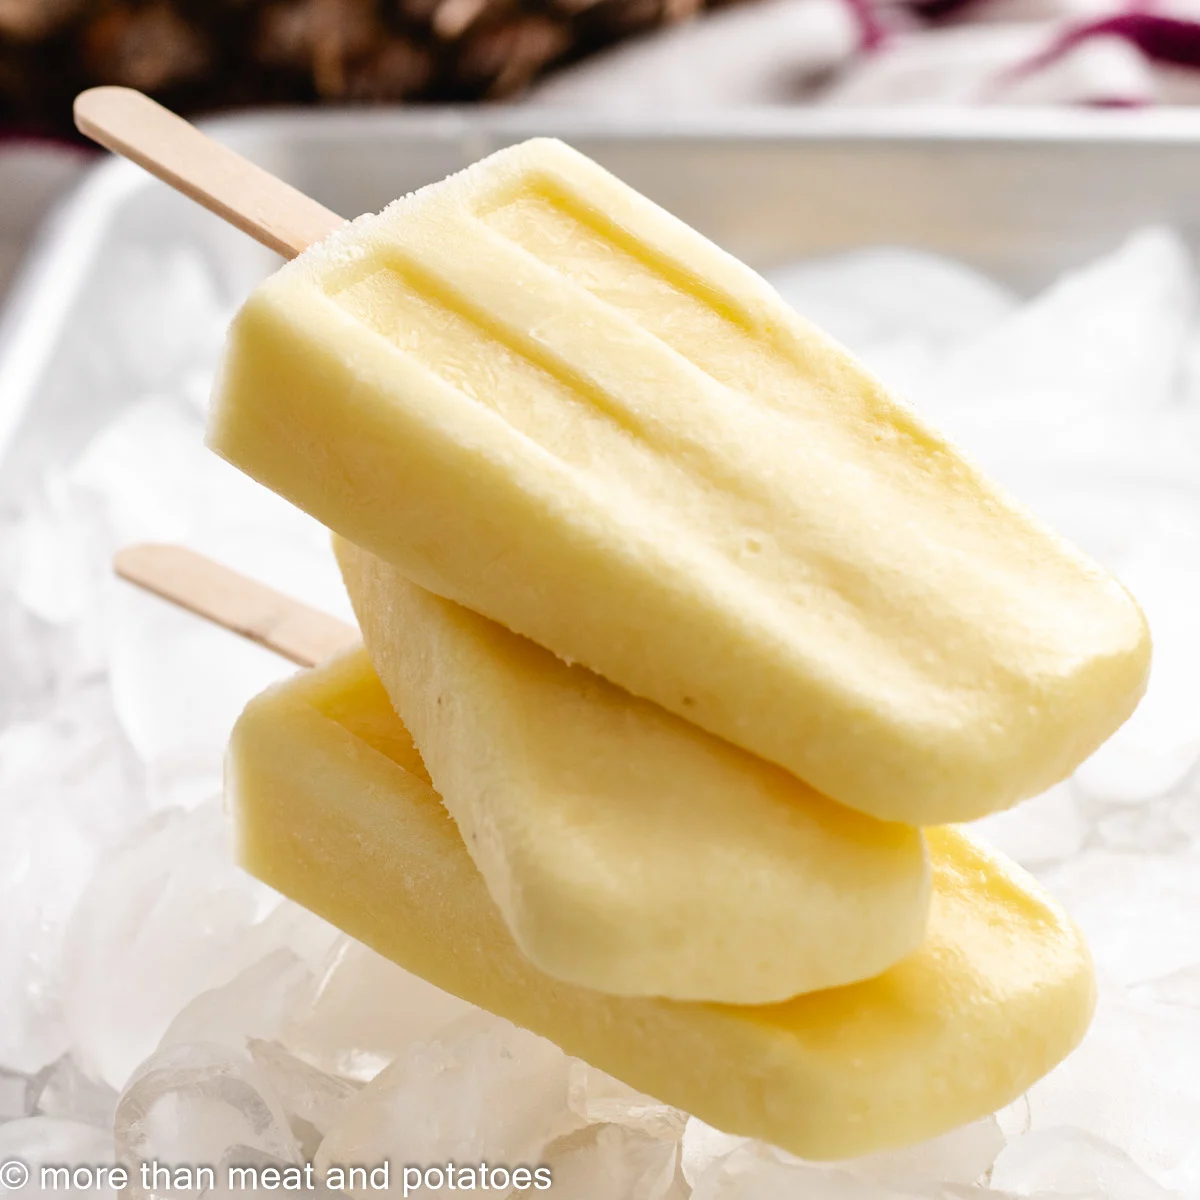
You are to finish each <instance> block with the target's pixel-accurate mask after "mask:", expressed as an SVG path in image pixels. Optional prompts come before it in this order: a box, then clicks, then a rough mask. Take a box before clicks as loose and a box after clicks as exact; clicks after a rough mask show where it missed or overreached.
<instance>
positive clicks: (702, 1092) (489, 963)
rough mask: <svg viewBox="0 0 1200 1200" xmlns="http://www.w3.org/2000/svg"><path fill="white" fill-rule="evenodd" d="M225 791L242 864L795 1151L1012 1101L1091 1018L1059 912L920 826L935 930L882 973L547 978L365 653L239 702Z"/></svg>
mask: <svg viewBox="0 0 1200 1200" xmlns="http://www.w3.org/2000/svg"><path fill="white" fill-rule="evenodd" d="M227 786H228V795H229V803H230V805H231V808H232V813H233V819H234V821H235V823H236V827H237V841H238V854H239V856H240V861H241V862H242V864H243V866H245V868H246V869H247V870H248V871H250V872H251V873H253V874H254V875H257V876H258V877H259V878H261V879H263V880H264V881H266V882H267V883H269V884H270V885H271V886H273V887H275V888H278V889H279V890H280V891H282V892H283V893H284V894H285V895H288V896H290V897H292V898H293V899H295V900H297V901H298V902H299V903H301V904H303V905H305V906H306V907H308V908H311V909H312V910H313V911H314V912H317V913H319V914H320V915H321V916H323V917H325V918H326V919H327V920H329V921H332V922H333V923H334V924H336V925H338V926H340V927H341V928H342V929H344V930H345V931H346V932H348V933H350V934H352V935H353V936H354V937H357V938H359V939H360V940H362V941H364V942H366V943H367V944H368V945H370V946H372V947H374V949H376V950H378V951H379V952H380V953H382V954H384V955H386V956H387V957H389V958H392V959H394V960H395V961H396V962H398V963H399V964H400V965H401V966H403V967H405V968H406V969H408V970H410V971H413V972H415V973H416V974H418V975H422V976H424V977H425V978H426V979H428V980H430V981H431V982H433V983H434V984H436V985H437V986H439V987H441V988H443V989H445V990H446V991H449V992H452V993H454V994H455V995H458V996H461V997H462V998H463V999H466V1000H469V1001H471V1002H473V1003H475V1004H478V1005H481V1006H482V1007H484V1008H487V1009H489V1010H491V1011H492V1012H495V1013H498V1014H499V1015H501V1016H504V1017H507V1018H508V1019H510V1020H512V1021H514V1022H516V1023H517V1024H519V1025H523V1026H525V1027H527V1028H529V1029H532V1030H533V1031H535V1032H536V1033H540V1034H542V1035H543V1036H545V1037H548V1038H550V1039H551V1040H552V1041H554V1042H556V1043H557V1044H558V1045H560V1046H562V1048H563V1049H564V1050H566V1051H567V1052H568V1053H571V1054H575V1055H578V1056H579V1057H581V1058H584V1059H586V1060H587V1061H588V1062H590V1063H592V1064H593V1065H595V1066H597V1067H600V1068H601V1069H603V1070H605V1071H608V1072H610V1073H611V1074H613V1075H616V1076H617V1077H618V1078H621V1079H623V1080H625V1081H626V1082H627V1083H629V1084H631V1085H632V1086H633V1087H636V1088H639V1089H640V1090H642V1091H645V1092H648V1093H650V1094H651V1095H654V1096H657V1097H658V1098H660V1099H662V1100H664V1101H666V1102H668V1103H671V1104H675V1105H678V1106H679V1107H681V1108H684V1109H686V1110H687V1111H689V1112H692V1113H695V1114H696V1115H697V1116H699V1117H701V1118H702V1119H703V1120H705V1121H707V1122H709V1123H710V1124H713V1125H716V1126H717V1127H719V1128H721V1129H725V1130H728V1131H730V1132H733V1133H740V1134H746V1135H750V1136H754V1137H761V1138H764V1139H766V1140H768V1141H771V1142H773V1143H775V1144H776V1145H779V1146H782V1147H783V1148H784V1149H787V1150H790V1151H792V1152H794V1153H796V1154H799V1155H802V1156H804V1157H807V1158H814V1159H832V1158H841V1157H848V1156H852V1155H858V1154H865V1153H868V1152H871V1151H874V1150H881V1149H885V1148H888V1147H896V1146H902V1145H905V1144H907V1143H911V1142H915V1141H918V1140H920V1139H923V1138H927V1137H932V1136H934V1135H936V1134H939V1133H941V1132H943V1131H945V1130H948V1129H950V1128H952V1127H954V1126H956V1125H959V1124H961V1123H965V1122H968V1121H971V1120H973V1119H975V1118H977V1117H980V1116H982V1115H984V1114H985V1113H988V1112H990V1111H992V1110H994V1109H996V1108H998V1107H1000V1106H1001V1105H1004V1104H1006V1103H1008V1102H1009V1101H1011V1100H1012V1099H1014V1098H1015V1097H1016V1096H1017V1095H1019V1094H1020V1093H1021V1092H1022V1091H1023V1090H1024V1089H1025V1088H1027V1087H1028V1086H1029V1085H1030V1084H1032V1083H1033V1082H1034V1080H1036V1079H1037V1078H1038V1077H1039V1076H1041V1075H1042V1074H1043V1073H1044V1072H1046V1071H1047V1070H1049V1069H1050V1068H1051V1067H1052V1066H1053V1065H1054V1064H1055V1063H1057V1062H1058V1061H1059V1060H1060V1059H1061V1058H1062V1057H1063V1056H1064V1055H1066V1054H1067V1053H1068V1052H1069V1051H1070V1050H1071V1048H1072V1047H1073V1046H1075V1044H1076V1043H1077V1042H1078V1041H1079V1040H1080V1038H1081V1037H1082V1036H1083V1033H1084V1031H1085V1029H1086V1027H1087V1024H1088V1020H1089V1016H1090V1013H1091V1009H1092V1004H1093V992H1094V983H1093V977H1092V969H1091V965H1090V961H1089V958H1088V954H1087V951H1086V949H1085V947H1084V945H1083V943H1082V941H1081V939H1080V937H1079V935H1078V933H1077V932H1076V930H1075V929H1074V927H1073V926H1072V925H1071V923H1070V922H1069V920H1068V919H1067V918H1066V917H1065V916H1064V915H1063V914H1062V913H1061V912H1060V911H1059V910H1058V908H1057V907H1056V906H1055V905H1054V903H1053V902H1052V901H1051V900H1050V899H1048V898H1047V897H1046V896H1045V895H1044V894H1043V893H1042V892H1041V890H1040V889H1039V888H1038V886H1037V885H1036V884H1035V883H1034V882H1033V881H1032V880H1030V879H1029V878H1028V877H1027V876H1025V875H1024V874H1023V873H1022V872H1021V871H1020V870H1019V869H1018V868H1017V867H1015V866H1013V865H1011V864H1009V863H1007V862H1005V861H1004V860H1003V859H1002V858H1000V857H999V856H998V855H995V854H992V853H989V852H988V851H986V850H984V849H983V848H982V847H980V846H978V845H976V844H975V843H973V842H972V841H971V840H970V839H969V838H968V837H967V835H966V834H964V833H961V832H958V831H956V830H954V829H949V828H942V829H934V830H930V831H929V834H928V836H929V841H930V849H931V855H932V862H933V903H932V910H931V915H930V922H929V931H928V935H927V938H926V940H925V942H924V944H923V945H922V946H921V948H920V949H919V950H917V951H916V952H914V953H913V954H911V955H909V956H908V957H907V958H905V959H904V960H903V961H902V962H900V963H899V964H898V965H896V966H894V967H892V968H891V969H890V970H888V971H886V972H884V973H883V974H882V975H880V976H879V977H877V978H876V979H873V980H870V981H867V982H863V983H857V984H853V985H851V986H849V987H844V988H836V989H832V990H829V991H823V992H816V993H813V994H811V995H808V996H802V997H799V998H797V999H794V1000H790V1001H787V1002H786V1003H783V1004H777V1005H763V1006H748V1007H743V1006H736V1005H723V1004H710V1003H698V1002H682V1001H675V1000H665V999H654V998H630V997H617V996H611V995H605V994H603V993H600V992H596V991H591V990H588V989H586V988H581V987H578V986H576V985H572V984H567V983H562V982H560V981H558V980H555V979H553V978H551V977H550V976H548V975H545V974H544V973H542V972H541V971H539V970H538V969H537V967H535V966H534V965H533V964H532V963H530V962H529V961H528V960H527V959H526V958H525V957H524V955H522V954H521V953H520V951H519V950H518V949H517V947H516V945H515V944H514V943H513V941H512V938H511V937H510V935H509V933H508V930H507V928H506V927H505V925H504V922H503V921H502V919H501V917H500V914H499V912H498V910H497V908H496V906H495V904H494V903H493V902H492V899H491V897H490V896H489V894H488V892H487V889H486V887H485V886H484V883H483V880H482V878H481V876H480V875H479V873H478V871H477V870H476V869H475V867H474V864H473V863H472V862H471V859H470V856H469V855H468V854H467V852H466V849H465V847H464V845H463V840H462V838H461V837H460V836H459V833H458V831H457V829H456V827H455V825H454V823H453V821H452V820H451V819H450V817H449V816H448V814H447V813H446V810H445V808H444V807H443V805H442V803H441V801H440V800H439V798H438V795H437V793H436V792H435V791H434V790H433V788H432V787H431V785H430V783H429V780H428V777H427V775H426V774H425V770H424V767H423V766H422V763H421V759H420V756H419V755H418V754H417V752H416V749H415V747H414V745H413V742H412V739H411V738H410V736H409V734H408V732H407V730H406V729H405V727H404V726H403V724H401V722H400V720H399V719H398V718H397V717H396V715H395V713H394V710H393V709H392V707H391V705H390V703H389V701H388V697H387V694H386V693H385V692H384V690H383V687H382V686H381V684H380V683H379V680H378V678H377V677H376V676H375V675H374V673H373V672H372V670H371V668H370V665H369V663H368V661H367V659H366V656H365V655H364V654H363V653H362V652H361V651H354V652H351V653H350V654H349V655H348V656H344V657H341V658H338V659H335V660H332V661H331V662H329V663H328V664H327V665H324V666H321V667H319V668H317V669H315V670H313V671H310V672H307V673H305V674H302V675H300V676H297V677H296V678H293V679H291V680H288V681H287V682H285V683H283V684H281V685H279V686H277V687H275V688H274V689H272V690H270V691H268V692H266V693H264V694H263V695H261V696H260V697H258V698H257V699H255V700H253V701H252V702H251V703H250V705H249V706H248V707H247V708H246V710H245V712H244V714H243V715H242V717H241V719H240V720H239V721H238V723H237V726H236V728H235V729H234V732H233V737H232V741H231V743H230V749H229V758H228V764H227ZM774 952H775V953H776V954H779V955H787V954H790V953H793V950H792V948H791V947H790V946H788V945H787V944H784V943H781V944H779V945H777V946H775V947H774Z"/></svg>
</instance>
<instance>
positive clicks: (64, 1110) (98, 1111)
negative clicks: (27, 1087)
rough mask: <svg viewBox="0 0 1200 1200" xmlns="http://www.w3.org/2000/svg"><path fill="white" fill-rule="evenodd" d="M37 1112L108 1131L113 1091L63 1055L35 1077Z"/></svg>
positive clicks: (111, 1119) (114, 1097)
mask: <svg viewBox="0 0 1200 1200" xmlns="http://www.w3.org/2000/svg"><path fill="white" fill-rule="evenodd" d="M39 1081H40V1086H39V1089H38V1093H37V1111H38V1112H39V1113H40V1114H42V1115H43V1116H47V1117H62V1118H68V1117H69V1118H71V1119H72V1120H76V1121H83V1122H85V1123H86V1124H88V1125H95V1126H96V1128H97V1129H104V1130H106V1131H107V1130H111V1129H112V1121H113V1114H114V1113H115V1112H116V1109H117V1093H116V1092H115V1091H113V1089H112V1088H110V1087H109V1086H108V1085H107V1084H105V1083H99V1082H97V1081H96V1080H95V1079H91V1078H89V1077H88V1076H87V1075H85V1074H84V1073H83V1071H82V1070H80V1068H79V1065H78V1063H76V1062H75V1060H74V1059H73V1058H72V1057H71V1056H70V1055H69V1054H65V1055H63V1057H62V1058H60V1059H59V1060H58V1062H56V1063H55V1064H54V1065H53V1066H51V1067H49V1068H48V1069H47V1070H46V1071H45V1072H43V1074H42V1076H39Z"/></svg>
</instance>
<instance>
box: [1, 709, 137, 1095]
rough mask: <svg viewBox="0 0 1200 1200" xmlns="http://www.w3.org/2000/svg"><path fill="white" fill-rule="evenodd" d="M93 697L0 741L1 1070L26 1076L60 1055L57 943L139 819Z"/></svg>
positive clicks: (107, 718) (103, 713) (14, 729)
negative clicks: (96, 874)
mask: <svg viewBox="0 0 1200 1200" xmlns="http://www.w3.org/2000/svg"><path fill="white" fill-rule="evenodd" d="M125 754H126V752H125V751H124V749H123V747H122V745H121V742H120V739H119V735H118V734H117V732H116V730H115V727H114V726H113V724H112V718H111V713H110V712H109V711H108V708H107V702H106V700H105V698H104V696H103V695H102V694H101V693H100V690H99V689H97V688H89V689H88V690H87V691H86V692H81V693H78V694H76V695H75V696H73V697H72V698H71V699H70V700H68V701H64V703H63V704H62V705H60V706H59V708H58V709H57V710H56V711H55V712H54V713H53V714H51V715H50V716H49V717H48V718H47V719H45V720H41V721H25V722H18V723H15V724H12V725H10V726H8V728H7V729H5V730H3V732H0V963H2V964H3V970H0V1066H6V1067H9V1068H11V1069H14V1070H18V1071H23V1072H26V1073H32V1072H36V1071H38V1070H40V1069H41V1068H42V1067H43V1066H45V1065H47V1064H48V1063H50V1062H53V1061H54V1060H55V1059H56V1058H58V1057H59V1056H60V1055H61V1054H62V1053H63V1052H64V1051H65V1050H66V1048H67V1033H66V1028H65V1026H64V1024H63V1021H62V1014H61V1011H60V998H59V991H58V982H59V972H60V967H61V960H62V948H63V940H64V937H65V932H66V927H67V923H68V920H69V919H70V916H71V913H72V911H73V910H74V908H75V905H76V901H77V899H78V898H79V895H80V893H81V892H82V891H83V888H84V886H85V885H86V883H87V880H88V877H89V876H90V875H91V873H92V871H93V869H94V868H95V865H96V863H97V861H98V859H99V857H100V855H101V854H102V852H103V851H104V850H105V848H106V847H108V846H109V845H111V844H112V843H113V842H114V841H115V840H116V839H117V838H118V837H119V836H120V835H121V834H122V833H123V832H124V831H125V830H126V829H127V828H128V827H129V826H130V825H131V824H132V823H133V821H134V820H136V819H137V816H138V815H140V813H141V812H142V811H143V808H144V806H143V804H142V802H141V801H140V798H139V797H138V795H137V793H136V790H135V788H134V786H133V783H132V780H131V773H130V770H129V764H128V761H127V759H126V757H125Z"/></svg>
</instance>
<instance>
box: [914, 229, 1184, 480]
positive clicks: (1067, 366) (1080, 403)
mask: <svg viewBox="0 0 1200 1200" xmlns="http://www.w3.org/2000/svg"><path fill="white" fill-rule="evenodd" d="M1195 315H1196V284H1195V280H1194V277H1193V265H1192V261H1191V255H1190V253H1189V251H1188V248H1187V245H1186V244H1185V243H1184V241H1183V239H1182V238H1181V237H1180V236H1179V235H1178V234H1177V233H1175V232H1174V231H1173V230H1170V229H1165V228H1158V227H1154V228H1147V229H1143V230H1141V231H1139V232H1137V233H1135V234H1134V235H1133V236H1131V237H1130V238H1129V239H1128V240H1127V241H1126V242H1125V243H1124V245H1122V246H1121V247H1120V248H1119V249H1118V250H1116V251H1115V252H1114V253H1112V254H1110V255H1108V256H1106V257H1104V258H1101V259H1099V260H1097V261H1095V262H1092V263H1089V264H1088V265H1086V266H1084V267H1081V268H1080V269H1078V270H1077V271H1074V272H1071V273H1069V274H1067V275H1065V276H1063V277H1062V278H1060V279H1059V280H1058V281H1057V282H1055V283H1054V284H1052V285H1051V286H1050V287H1049V288H1047V289H1046V290H1045V291H1044V292H1043V293H1042V294H1041V295H1040V296H1038V297H1037V298H1036V299H1035V300H1033V301H1032V302H1031V303H1029V304H1026V305H1023V306H1022V307H1021V308H1019V309H1018V310H1016V311H1015V312H1013V313H1012V314H1011V315H1010V316H1009V317H1008V318H1007V319H1004V320H1001V321H999V322H996V323H995V324H993V325H992V326H991V327H990V328H988V329H986V330H985V331H984V332H983V333H982V334H981V336H980V337H979V338H977V339H976V340H974V341H973V342H972V343H971V344H969V345H966V346H964V347H962V348H960V349H957V350H956V351H955V352H954V353H952V354H951V355H950V357H949V360H948V361H947V362H946V364H945V367H944V369H943V372H942V374H941V377H940V378H939V380H938V382H937V386H936V389H935V394H934V395H933V396H931V397H930V402H931V403H932V404H933V405H934V406H935V407H936V408H937V409H938V411H939V412H940V413H945V414H949V413H950V412H951V411H953V410H955V409H962V408H969V409H970V410H971V411H972V412H973V413H975V414H976V415H977V416H978V417H980V418H983V419H986V421H987V423H988V425H989V426H991V427H992V428H999V427H1007V428H1008V429H1010V430H1014V431H1020V432H1022V433H1024V434H1026V435H1029V434H1034V433H1036V432H1037V431H1042V432H1054V433H1060V434H1065V435H1067V441H1066V442H1065V444H1064V443H1063V442H1062V441H1058V442H1053V443H1046V442H1034V443H1033V444H1032V445H1030V446H1029V448H1030V449H1034V450H1042V451H1045V452H1052V453H1055V454H1057V455H1058V456H1060V457H1061V456H1066V457H1070V455H1071V453H1072V450H1073V448H1074V447H1075V446H1078V445H1079V444H1080V443H1081V442H1083V443H1086V442H1087V440H1088V439H1089V436H1090V431H1091V429H1092V428H1093V427H1094V426H1095V424H1096V421H1097V419H1098V418H1103V417H1106V416H1109V415H1112V414H1115V415H1116V416H1117V417H1118V418H1125V421H1124V422H1123V424H1124V425H1125V426H1126V427H1127V426H1128V425H1129V423H1130V419H1131V418H1132V419H1133V420H1134V421H1136V419H1137V418H1141V417H1145V416H1146V415H1147V414H1150V413H1153V412H1154V410H1156V409H1159V408H1163V407H1166V406H1169V405H1170V404H1172V403H1173V402H1174V400H1175V398H1176V396H1177V394H1178V390H1179V386H1180V383H1181V381H1182V372H1183V365H1184V362H1185V359H1186V354H1187V351H1188V339H1189V334H1190V331H1191V327H1192V323H1193V321H1194V320H1195ZM923 399H924V398H923ZM968 445H970V443H969V442H968ZM976 448H977V449H982V450H986V449H988V447H987V446H986V445H981V446H977V447H976ZM1116 448H1118V449H1119V447H1116Z"/></svg>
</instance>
